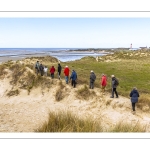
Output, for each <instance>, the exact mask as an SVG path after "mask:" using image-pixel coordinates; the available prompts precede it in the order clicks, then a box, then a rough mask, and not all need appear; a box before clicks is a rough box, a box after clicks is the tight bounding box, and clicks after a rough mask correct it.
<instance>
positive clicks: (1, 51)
mask: <svg viewBox="0 0 150 150" xmlns="http://www.w3.org/2000/svg"><path fill="white" fill-rule="evenodd" d="M74 50H77V49H75V48H0V62H4V61H8V60H17V59H18V60H19V59H23V58H26V57H33V56H38V57H40V56H53V57H55V58H57V59H58V60H60V61H61V62H67V61H74V60H79V59H81V58H83V57H86V56H93V57H97V56H102V55H107V54H108V53H102V52H101V53H99V52H97V53H95V52H89V51H84V52H83V51H74Z"/></svg>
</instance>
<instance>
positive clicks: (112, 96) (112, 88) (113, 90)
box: [111, 88, 114, 98]
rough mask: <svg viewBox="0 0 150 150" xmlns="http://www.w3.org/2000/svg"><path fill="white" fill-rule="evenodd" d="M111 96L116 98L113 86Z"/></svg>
mask: <svg viewBox="0 0 150 150" xmlns="http://www.w3.org/2000/svg"><path fill="white" fill-rule="evenodd" d="M111 98H114V88H112V96H111Z"/></svg>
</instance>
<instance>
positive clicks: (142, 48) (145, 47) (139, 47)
mask: <svg viewBox="0 0 150 150" xmlns="http://www.w3.org/2000/svg"><path fill="white" fill-rule="evenodd" d="M139 48H140V49H147V46H145V47H139Z"/></svg>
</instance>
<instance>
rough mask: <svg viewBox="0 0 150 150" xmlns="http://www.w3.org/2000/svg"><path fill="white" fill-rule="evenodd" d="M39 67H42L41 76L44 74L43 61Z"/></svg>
mask: <svg viewBox="0 0 150 150" xmlns="http://www.w3.org/2000/svg"><path fill="white" fill-rule="evenodd" d="M39 68H40V73H41V76H43V74H44V67H43V65H42V63H41V64H40V66H39Z"/></svg>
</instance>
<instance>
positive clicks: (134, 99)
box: [130, 87, 140, 113]
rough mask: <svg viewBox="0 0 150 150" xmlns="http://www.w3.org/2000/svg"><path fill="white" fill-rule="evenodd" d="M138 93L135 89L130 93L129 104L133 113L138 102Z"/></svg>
mask: <svg viewBox="0 0 150 150" xmlns="http://www.w3.org/2000/svg"><path fill="white" fill-rule="evenodd" d="M139 96H140V95H139V92H138V90H137V88H136V87H134V88H133V90H132V91H131V92H130V97H131V103H132V110H133V113H135V104H136V103H137V102H138V97H139Z"/></svg>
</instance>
